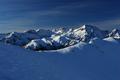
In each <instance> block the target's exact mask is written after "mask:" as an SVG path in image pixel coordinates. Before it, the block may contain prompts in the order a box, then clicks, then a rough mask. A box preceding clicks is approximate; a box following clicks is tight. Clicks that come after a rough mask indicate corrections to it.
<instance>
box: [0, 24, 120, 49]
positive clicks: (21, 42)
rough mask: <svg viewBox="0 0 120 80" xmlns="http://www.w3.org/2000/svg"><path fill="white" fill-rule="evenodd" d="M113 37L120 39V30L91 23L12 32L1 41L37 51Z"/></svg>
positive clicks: (4, 35)
mask: <svg viewBox="0 0 120 80" xmlns="http://www.w3.org/2000/svg"><path fill="white" fill-rule="evenodd" d="M106 37H112V38H114V39H117V40H119V39H120V31H119V30H117V29H114V30H113V31H112V32H109V31H103V30H100V29H99V28H97V27H95V26H91V25H83V26H81V27H79V28H75V29H66V28H60V29H55V30H44V29H38V30H28V31H25V32H23V33H19V32H11V33H7V34H1V35H0V41H1V42H4V43H8V44H12V45H17V46H21V47H24V48H26V49H31V50H35V51H40V50H56V49H61V48H65V47H68V46H72V45H75V44H77V43H79V42H85V43H89V42H90V41H91V40H93V39H94V38H99V39H104V38H106Z"/></svg>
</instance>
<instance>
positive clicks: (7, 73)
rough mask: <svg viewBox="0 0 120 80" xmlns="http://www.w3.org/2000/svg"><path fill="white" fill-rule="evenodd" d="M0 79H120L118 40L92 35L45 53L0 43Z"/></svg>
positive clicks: (119, 47) (119, 45) (119, 46)
mask: <svg viewBox="0 0 120 80" xmlns="http://www.w3.org/2000/svg"><path fill="white" fill-rule="evenodd" d="M0 80H120V42H119V41H118V40H115V39H114V38H112V37H109V38H105V39H103V40H102V39H98V38H96V39H92V40H91V41H90V42H89V43H85V42H79V43H78V44H76V45H73V46H70V47H67V48H64V49H60V50H54V51H45V52H42V51H40V52H35V51H30V50H26V49H24V48H21V47H17V46H12V45H9V44H5V43H0Z"/></svg>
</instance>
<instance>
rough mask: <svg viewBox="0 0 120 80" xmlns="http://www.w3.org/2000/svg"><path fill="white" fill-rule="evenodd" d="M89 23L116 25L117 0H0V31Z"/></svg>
mask: <svg viewBox="0 0 120 80" xmlns="http://www.w3.org/2000/svg"><path fill="white" fill-rule="evenodd" d="M83 24H92V25H95V26H98V27H100V28H102V29H112V28H116V27H118V28H119V25H120V1H119V0H108V1H107V0H0V32H9V31H21V30H25V29H28V28H35V29H36V28H56V27H60V26H63V27H64V26H67V27H69V26H70V27H72V26H77V25H83Z"/></svg>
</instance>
